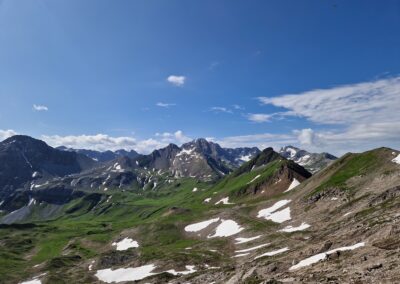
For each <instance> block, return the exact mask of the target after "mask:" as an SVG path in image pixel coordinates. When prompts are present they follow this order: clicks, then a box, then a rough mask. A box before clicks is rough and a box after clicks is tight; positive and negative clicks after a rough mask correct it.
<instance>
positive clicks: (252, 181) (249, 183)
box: [247, 175, 261, 184]
mask: <svg viewBox="0 0 400 284" xmlns="http://www.w3.org/2000/svg"><path fill="white" fill-rule="evenodd" d="M260 176H261V175H257V176H256V177H255V178H253V179H252V180H251V181H249V182H248V183H247V184H250V183H252V182H253V181H255V180H256V179H258V178H259V177H260Z"/></svg>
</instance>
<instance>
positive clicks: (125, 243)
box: [112, 238, 139, 250]
mask: <svg viewBox="0 0 400 284" xmlns="http://www.w3.org/2000/svg"><path fill="white" fill-rule="evenodd" d="M112 245H113V246H117V250H127V249H129V248H137V247H139V244H138V242H137V241H134V240H132V239H130V238H125V239H123V240H122V241H119V242H114V243H112Z"/></svg>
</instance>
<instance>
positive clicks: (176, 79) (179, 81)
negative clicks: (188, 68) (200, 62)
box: [167, 75, 186, 87]
mask: <svg viewBox="0 0 400 284" xmlns="http://www.w3.org/2000/svg"><path fill="white" fill-rule="evenodd" d="M167 81H168V82H170V83H171V84H172V85H175V86H178V87H182V86H183V85H184V84H185V81H186V77H185V76H176V75H171V76H168V78H167Z"/></svg>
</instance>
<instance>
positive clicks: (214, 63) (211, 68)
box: [208, 61, 220, 71]
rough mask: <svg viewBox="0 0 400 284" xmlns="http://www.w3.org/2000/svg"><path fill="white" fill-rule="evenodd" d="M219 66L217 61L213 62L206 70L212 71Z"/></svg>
mask: <svg viewBox="0 0 400 284" xmlns="http://www.w3.org/2000/svg"><path fill="white" fill-rule="evenodd" d="M219 65H220V62H218V61H213V62H211V63H210V66H208V69H209V70H211V71H213V70H214V69H216V68H217V67H218V66H219Z"/></svg>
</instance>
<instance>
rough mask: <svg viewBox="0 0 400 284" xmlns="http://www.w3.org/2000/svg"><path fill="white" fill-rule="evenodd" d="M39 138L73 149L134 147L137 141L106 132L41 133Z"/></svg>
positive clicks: (55, 145)
mask: <svg viewBox="0 0 400 284" xmlns="http://www.w3.org/2000/svg"><path fill="white" fill-rule="evenodd" d="M41 139H43V140H44V141H46V142H47V143H48V144H49V145H51V146H54V147H57V146H65V147H68V148H75V149H92V150H98V151H105V150H118V149H127V150H130V149H135V147H136V146H137V141H136V139H135V138H133V137H111V136H109V135H107V134H96V135H68V136H60V135H42V136H41Z"/></svg>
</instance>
